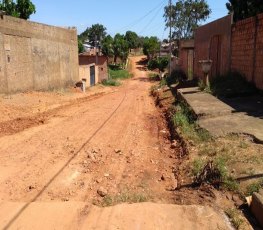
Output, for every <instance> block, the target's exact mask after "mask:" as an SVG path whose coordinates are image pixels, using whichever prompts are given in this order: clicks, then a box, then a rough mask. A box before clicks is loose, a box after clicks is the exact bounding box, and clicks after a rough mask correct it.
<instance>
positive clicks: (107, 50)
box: [101, 35, 114, 57]
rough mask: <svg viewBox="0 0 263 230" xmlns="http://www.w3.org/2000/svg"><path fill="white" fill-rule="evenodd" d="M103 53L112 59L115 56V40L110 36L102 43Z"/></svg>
mask: <svg viewBox="0 0 263 230" xmlns="http://www.w3.org/2000/svg"><path fill="white" fill-rule="evenodd" d="M101 46H102V47H101V51H102V53H103V54H104V55H105V56H107V57H112V56H113V55H114V51H113V38H112V37H111V36H110V35H108V36H106V37H105V38H104V39H103V40H102V42H101Z"/></svg>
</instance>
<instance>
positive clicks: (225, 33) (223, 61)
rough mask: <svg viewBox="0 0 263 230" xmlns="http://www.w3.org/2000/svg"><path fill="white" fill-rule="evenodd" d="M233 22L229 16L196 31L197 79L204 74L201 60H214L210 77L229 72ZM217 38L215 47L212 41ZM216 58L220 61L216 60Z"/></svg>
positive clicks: (195, 62) (195, 64)
mask: <svg viewBox="0 0 263 230" xmlns="http://www.w3.org/2000/svg"><path fill="white" fill-rule="evenodd" d="M231 22H232V17H231V15H228V16H226V17H223V18H221V19H218V20H216V21H213V22H211V23H208V24H206V25H204V26H201V27H199V28H197V29H196V31H195V44H194V47H195V58H194V75H195V77H196V78H201V79H202V78H203V72H202V70H201V66H200V64H199V61H200V60H207V59H213V66H212V68H213V71H212V72H211V74H210V75H217V74H218V75H223V74H226V73H227V72H228V71H229V69H230V61H231V59H230V49H231ZM216 37H218V38H219V39H218V44H217V45H216V47H215V45H214V43H213V42H212V41H213V38H216ZM215 58H216V59H218V60H215ZM212 77H215V76H212Z"/></svg>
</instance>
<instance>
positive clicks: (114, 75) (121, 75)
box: [109, 65, 133, 80]
mask: <svg viewBox="0 0 263 230" xmlns="http://www.w3.org/2000/svg"><path fill="white" fill-rule="evenodd" d="M109 75H110V78H111V79H113V80H116V79H121V80H123V79H128V78H131V77H133V75H132V74H131V73H130V72H129V71H128V70H126V69H121V68H120V67H119V66H114V65H110V66H109Z"/></svg>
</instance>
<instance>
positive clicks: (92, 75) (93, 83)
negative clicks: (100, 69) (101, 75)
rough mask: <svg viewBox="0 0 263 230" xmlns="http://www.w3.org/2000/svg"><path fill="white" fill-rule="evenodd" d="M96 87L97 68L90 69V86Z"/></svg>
mask: <svg viewBox="0 0 263 230" xmlns="http://www.w3.org/2000/svg"><path fill="white" fill-rule="evenodd" d="M94 85H95V66H91V67H90V86H94Z"/></svg>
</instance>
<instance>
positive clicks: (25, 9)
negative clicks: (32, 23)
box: [0, 0, 36, 20]
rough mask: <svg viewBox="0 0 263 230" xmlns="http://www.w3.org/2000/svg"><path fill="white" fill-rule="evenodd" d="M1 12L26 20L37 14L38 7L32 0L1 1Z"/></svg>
mask: <svg viewBox="0 0 263 230" xmlns="http://www.w3.org/2000/svg"><path fill="white" fill-rule="evenodd" d="M0 10H3V11H5V12H6V14H7V15H10V16H13V17H18V18H22V19H26V20H27V19H29V18H30V16H31V15H32V14H34V13H36V7H35V5H34V4H33V3H32V2H31V1H30V0H17V1H16V2H14V1H13V0H3V1H0Z"/></svg>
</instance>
